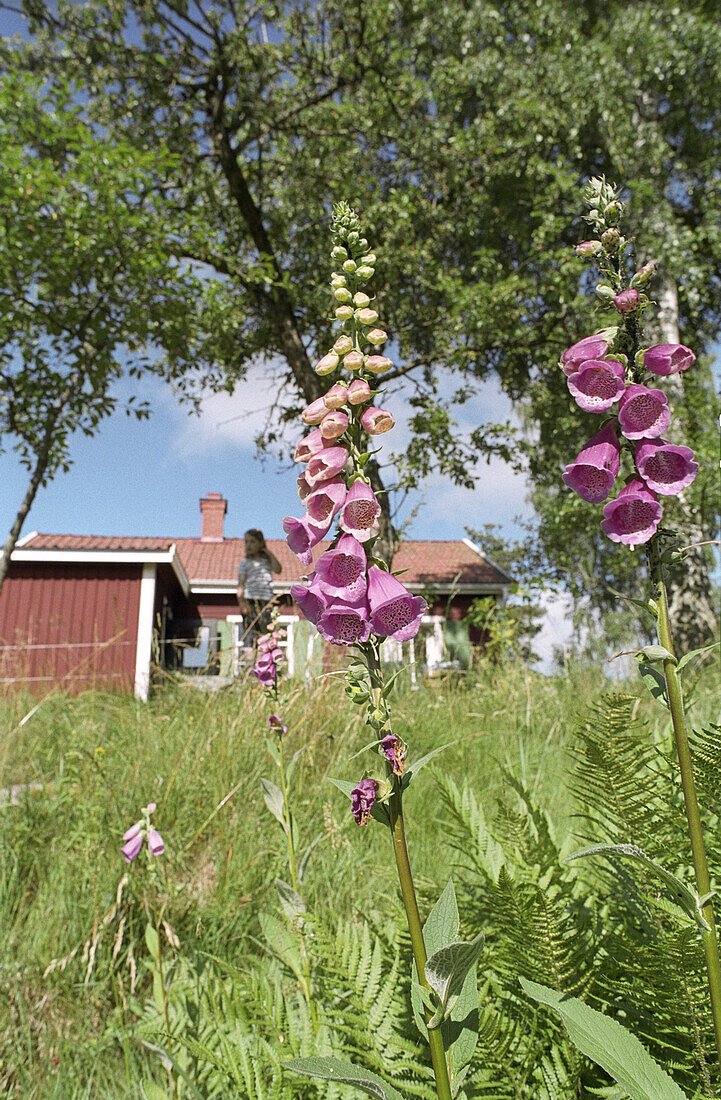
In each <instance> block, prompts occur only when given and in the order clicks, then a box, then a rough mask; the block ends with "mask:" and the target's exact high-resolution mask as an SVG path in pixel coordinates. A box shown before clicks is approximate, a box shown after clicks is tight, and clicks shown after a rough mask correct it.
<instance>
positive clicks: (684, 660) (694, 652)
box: [678, 642, 721, 672]
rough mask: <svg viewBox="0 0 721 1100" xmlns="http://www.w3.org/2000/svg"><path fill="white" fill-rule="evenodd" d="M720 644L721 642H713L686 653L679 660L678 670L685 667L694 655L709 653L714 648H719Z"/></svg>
mask: <svg viewBox="0 0 721 1100" xmlns="http://www.w3.org/2000/svg"><path fill="white" fill-rule="evenodd" d="M719 645H721V642H712V643H711V645H705V646H702V647H701V649H692V650H691V651H690V653H684V655H683V657H682V658H681V660H680V661H679V662H678V671H679V672H680V671H681V669H682V668H685V667H686V665H687V664H688V663H689V661H690V660H691V659H692V658H693V657H698V656H700V654H702V653H708V652H709V651H710V650H712V649H718V647H719Z"/></svg>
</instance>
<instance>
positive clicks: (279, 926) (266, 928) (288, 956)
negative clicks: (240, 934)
mask: <svg viewBox="0 0 721 1100" xmlns="http://www.w3.org/2000/svg"><path fill="white" fill-rule="evenodd" d="M258 920H259V921H260V927H261V929H262V930H263V935H264V936H265V938H266V941H267V943H268V946H269V947H270V949H271V951H273V953H274V954H275V955H277V956H278V958H279V959H280V961H281V962H282V963H284V964H285V965H286V966H287V967H288V968H289V969H290V970H292V971H293V973H294V974H295V976H296V978H297V979H298V981H299V983H300V985H301V986H304V985H305V980H306V977H305V973H304V970H303V961H302V953H301V941H300V939H299V937H298V935H297V934H296V933H295V932H293V931H291V929H290V928H288V926H287V925H286V924H285V923H284V922H283V921H280V920H278V918H277V917H274V916H273V915H272V914H271V913H260V914H259V916H258Z"/></svg>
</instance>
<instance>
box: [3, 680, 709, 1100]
mask: <svg viewBox="0 0 721 1100" xmlns="http://www.w3.org/2000/svg"><path fill="white" fill-rule="evenodd" d="M605 686H607V685H604V684H603V683H602V682H599V678H598V675H597V673H596V672H595V671H593V670H587V669H584V668H583V667H579V668H576V669H572V670H570V671H569V672H568V673H566V674H565V675H564V676H563V677H551V678H546V677H542V676H539V675H537V674H534V673H531V672H529V671H527V670H525V669H524V668H521V667H509V668H506V669H487V670H485V671H484V670H481V671H480V672H478V673H476V674H474V675H473V676H468V677H466V678H465V679H463V680H462V681H453V680H448V681H445V682H444V681H435V682H434V681H432V682H430V683H427V684H422V685H420V686H419V687H418V689H417V690H410V689H409V687H408V686H407V685H403V684H400V685H399V686H398V688H397V689H396V690H395V692H394V696H393V700H392V702H393V707H394V712H395V715H396V722H395V728H396V730H397V732H398V733H399V734H400V735H401V736H402V737H403V738H404V739H405V740H406V741H408V743H409V744H410V745H411V746H412V753H413V755H420V754H422V753H424V752H426V751H428V750H429V749H431V748H433V747H435V746H437V745H439V744H445V743H449V742H450V743H451V744H450V747H449V748H448V749H447V750H446V751H445V753H444V754H443V755H442V756H440V757H439V764H438V766H439V768H441V769H443V771H445V772H448V773H449V774H450V775H452V776H455V777H456V778H458V779H463V780H467V781H468V782H469V783H470V784H471V785H472V786H473V788H474V790H475V791H476V792H477V794H478V795H479V796H480V797H482V799H483V802H484V803H485V804H487V805H488V806H489V807H492V806H493V805H494V804H495V803H496V802H497V801H499V800H500V801H501V802H503V801H504V800H506V801H510V802H515V798H516V796H515V794H514V792H513V789H512V787H511V786H509V784H508V783H507V780H506V778H505V775H506V773H511V774H512V775H513V776H514V777H515V778H517V779H520V780H521V781H522V783H523V785H524V787H525V788H526V789H527V790H529V791H530V792H531V793H532V794H533V797H534V799H536V800H537V802H538V804H539V805H540V806H542V807H545V809H546V810H547V811H548V812H549V814H550V817H551V821H552V825H553V827H554V829H555V831H556V840H557V842H559V843H562V842H563V840H564V838H565V837H566V836H567V834H568V832H569V828H570V814H571V812H572V807H571V805H570V803H569V800H568V799H567V798H566V797H565V795H564V790H565V779H566V775H567V772H568V769H569V767H570V758H569V753H568V748H569V741H570V730H571V729H572V728H573V725H574V716H575V715H576V714H578V713H579V712H581V711H584V710H586V709H587V707H588V706H589V705H591V704H592V703H593V702H594V700H595V699H596V698H597V697H598V695H599V694H600V692H601V691H602V690H603V688H604V687H605ZM698 698H699V702H698V708H699V711H700V712H702V713H701V717H702V718H707V717H709V716H710V715H709V713H708V712H709V711H710V709H711V707H712V705H713V704H712V702H711V698H712V696H711V693H710V692H708V691H703V690H701V689H700V690H699V693H698ZM37 702H38V701H37V699H32V698H25V697H22V696H13V697H9V698H7V699H5V700H3V701H2V704H1V705H0V725H1V727H2V729H3V731H4V736H3V738H2V742H1V745H2V747H1V749H0V787H2V788H4V789H5V791H6V792H7V791H9V789H10V788H16V787H18V786H20V787H21V789H20V790H15V792H14V795H15V796H14V798H12V799H11V798H10V797H9V795H8V794H6V795H5V799H4V803H3V805H2V807H0V926H1V927H2V935H1V939H0V1086H2V1088H3V1089H4V1090H5V1095H8V1096H18V1097H20V1096H22V1097H27V1098H28V1100H32V1098H34V1097H37V1098H41V1097H42V1098H43V1100H44V1098H46V1097H68V1098H71V1097H72V1098H75V1097H83V1096H88V1097H90V1096H103V1097H137V1096H138V1095H139V1092H138V1081H139V1079H140V1076H139V1075H140V1073H141V1069H142V1066H143V1065H144V1064H145V1063H147V1061H148V1060H149V1059H151V1058H152V1056H151V1055H150V1054H148V1053H147V1052H146V1051H145V1050H144V1049H143V1048H142V1047H141V1046H140V1045H139V1044H137V1043H135V1042H133V1041H130V1040H128V1039H127V1038H125V1039H123V1038H122V1033H119V1030H118V1028H117V1027H113V1028H111V1027H109V1026H108V1021H109V1019H110V1018H111V1017H113V1018H114V1019H116V1020H117V1018H118V1014H119V1015H120V1018H121V1019H130V1018H132V1015H133V1001H132V996H131V994H132V993H134V992H136V991H137V990H138V989H140V988H142V984H143V982H144V981H147V975H144V972H143V969H142V965H141V959H142V955H143V950H144V949H143V945H142V929H143V926H144V923H145V920H146V902H145V898H144V894H143V888H142V881H141V876H138V875H137V874H136V870H137V869H136V868H135V867H133V868H131V869H130V874H129V877H128V879H127V880H126V881H125V882H123V881H122V880H123V877H124V875H125V874H126V871H127V870H128V869H127V868H126V866H125V864H124V863H123V861H122V858H121V856H120V853H119V845H120V837H121V834H122V832H123V830H124V829H126V828H127V827H128V825H130V824H131V823H132V822H133V821H134V820H136V819H137V817H138V816H139V808H140V806H141V805H143V804H145V803H147V802H148V801H151V800H152V801H155V802H156V803H157V806H158V809H157V812H156V814H155V822H156V824H157V827H158V828H159V829H160V830H161V832H162V834H163V836H164V837H165V840H166V845H167V848H166V855H165V856H164V857H163V860H162V866H163V871H164V874H165V876H166V877H165V885H164V890H165V895H166V898H167V909H166V919H167V922H168V924H169V926H170V928H171V930H172V931H173V932H174V933H175V935H176V936H177V937H178V939H179V941H180V943H181V944H182V945H183V947H184V948H187V949H191V950H195V949H196V948H198V947H200V948H202V950H204V951H206V952H209V953H211V954H213V955H217V956H219V957H220V958H222V959H225V960H227V961H229V962H231V963H235V964H236V965H247V961H248V959H249V958H250V957H252V956H253V955H254V954H255V955H257V953H258V952H259V951H262V948H261V947H260V946H259V938H260V935H259V926H258V914H259V912H260V911H261V910H263V909H268V908H276V907H277V906H276V901H275V894H274V890H273V885H272V884H273V881H274V879H275V878H276V877H277V876H280V877H284V875H285V863H284V861H285V844H284V841H283V838H282V835H281V833H280V830H279V829H278V827H277V825H276V823H275V822H274V821H273V819H272V818H271V816H270V815H269V813H268V812H267V809H266V807H265V804H264V802H263V799H262V796H261V793H260V779H261V777H262V776H267V777H268V778H274V776H273V764H272V762H271V761H270V759H269V756H268V752H267V748H266V744H265V738H266V735H267V729H268V725H267V718H268V715H269V713H270V712H271V710H272V707H271V706H270V704H269V703H268V702H267V701H266V699H265V698H264V696H263V694H262V693H261V692H260V691H258V690H257V689H253V688H252V687H251V686H250V685H248V684H242V685H238V686H233V687H230V688H228V689H226V690H224V691H220V692H218V693H216V694H213V695H206V694H204V693H200V692H198V691H197V690H195V689H194V688H192V687H190V686H187V685H184V684H178V685H168V686H166V687H164V688H162V689H161V690H159V691H157V692H156V693H155V694H154V695H153V696H152V697H151V700H150V702H149V703H147V704H141V703H138V702H136V701H135V700H133V699H131V698H129V697H123V696H116V695H111V694H103V693H100V692H92V693H88V694H86V695H81V696H79V697H66V696H64V695H59V694H58V695H52V696H49V697H47V698H45V699H44V700H42V701H41V703H40V705H39V706H37ZM34 707H36V709H35V710H34V711H33V708H34ZM639 707H640V708H642V709H643V710H644V711H645V712H647V714H648V716H649V718H650V720H651V722H652V729H653V736H655V737H657V738H658V739H659V741H660V742H664V741H665V739H667V737H668V731H667V723H666V720H665V717H664V714H663V712H661V711H660V709H656V708H655V704H653V703H652V702H651V701H650V700H649V701H648V702H646V700H645V699H643V698H641V699H639ZM31 711H33V712H32V713H30V712H31ZM282 712H283V716H284V720H285V722H286V723H287V724H288V726H289V733H288V736H287V748H288V753H287V755H288V757H290V756H291V755H292V754H293V753H295V752H296V751H300V756H299V761H298V766H297V771H296V773H295V776H294V778H293V790H292V805H293V812H294V815H295V817H296V819H297V821H298V825H299V829H300V835H301V847H304V846H305V845H307V844H310V843H311V842H312V841H314V840H317V844H316V845H315V847H314V850H313V854H312V857H311V860H310V863H309V870H308V874H307V878H306V885H305V888H304V895H305V900H306V903H307V905H308V907H309V909H310V910H311V911H315V912H332V913H333V914H336V915H338V916H343V917H346V918H349V919H354V917H355V916H356V915H358V914H369V913H372V914H374V915H375V916H376V917H377V918H378V919H380V920H383V919H384V918H385V917H387V916H389V915H394V914H395V913H396V912H397V909H398V901H397V897H396V886H395V882H394V879H393V876H392V875H391V871H390V870H389V867H390V861H389V860H388V859H387V858H386V857H387V853H386V852H385V846H386V845H387V836H386V834H385V831H384V830H382V829H374V828H369V829H363V830H359V829H357V828H356V827H355V826H354V825H353V823H352V819H351V817H350V815H349V813H348V809H347V804H346V803H345V801H344V800H343V799H342V796H340V795H339V793H338V792H337V791H336V790H335V789H334V788H333V787H332V785H331V784H330V783H329V782H327V779H328V777H329V776H338V777H345V778H354V777H356V775H360V773H361V772H362V770H363V766H364V761H363V758H362V757H361V758H360V759H357V760H354V761H353V762H352V763H350V764H349V763H348V759H349V757H350V756H351V755H353V754H354V753H356V752H357V751H358V750H359V749H360V748H361V746H362V744H363V743H364V737H365V734H364V732H363V729H362V728H361V724H360V720H359V717H358V713H357V709H356V708H354V707H352V705H351V704H350V703H349V702H347V700H346V699H345V696H344V693H343V682H342V678H341V677H339V676H335V675H332V676H328V677H325V678H322V679H321V680H320V681H317V682H315V683H314V684H311V685H304V684H300V683H295V684H294V685H291V686H290V687H289V688H288V689H287V701H286V702H285V703H284V705H283V707H282ZM28 714H30V717H28V718H27V719H26V716H27V715H28ZM25 719H26V720H25ZM415 797H416V798H419V799H422V804H423V812H422V815H421V814H420V813H417V814H415V815H414V798H413V792H411V796H410V797H409V811H410V812H409V817H410V822H409V834H410V836H409V839H410V844H411V846H412V850H411V854H412V859H413V863H414V869H415V871H416V873H417V876H418V880H419V883H420V886H421V892H422V893H425V889H424V888H427V889H428V891H429V893H430V892H433V893H436V894H437V892H438V888H439V887H442V885H443V884H444V882H445V881H446V879H447V877H448V873H449V860H450V851H449V849H448V848H447V847H446V846H445V845H444V843H443V839H442V833H443V811H442V808H441V807H442V803H441V800H440V798H439V797H438V795H437V792H436V791H435V789H434V784H433V782H432V778H431V773H430V772H426V773H424V775H423V776H422V777H420V778H419V780H418V786H417V788H416V790H415ZM421 816H422V818H423V825H422V827H421V826H420V824H418V822H419V821H420V819H421Z"/></svg>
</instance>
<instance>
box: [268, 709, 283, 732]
mask: <svg viewBox="0 0 721 1100" xmlns="http://www.w3.org/2000/svg"><path fill="white" fill-rule="evenodd" d="M268 725H269V726H270V728H271V729H272V730H278V732H279V733H282V734H286V733H287V732H288V727H287V726H286V725H284V724H283V719H282V718H281V717H280V715H279V714H271V716H270V718H269V719H268Z"/></svg>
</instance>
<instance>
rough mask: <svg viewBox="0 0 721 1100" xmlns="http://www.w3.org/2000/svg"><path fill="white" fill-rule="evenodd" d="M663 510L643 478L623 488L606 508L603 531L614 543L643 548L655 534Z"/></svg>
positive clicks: (602, 521) (634, 480)
mask: <svg viewBox="0 0 721 1100" xmlns="http://www.w3.org/2000/svg"><path fill="white" fill-rule="evenodd" d="M662 515H663V508H662V507H661V505H660V504H659V502H658V500H657V499H656V494H655V493H653V492H652V491H651V490H650V489H649V488H648V486H647V485H646V484H644V482H643V481H641V478H640V477H635V478H633V480H632V481H629V483H628V485H624V487H623V489H621V492H620V493H619V494H618V496H617V497H616V499H615V500H612V501H610V502H609V503H608V504H606V505H605V506H604V509H603V519H602V520H601V530H602V531H603V533H604V535H608V537H609V538H610V539H611V541H612V542H622V543H624V544H625V545H626V546H641V545H642V543H644V542H648V540H649V539H650V538H651V536H652V535H654V534H655V533H656V528H657V527H658V525H659V523H660V521H661V516H662Z"/></svg>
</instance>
